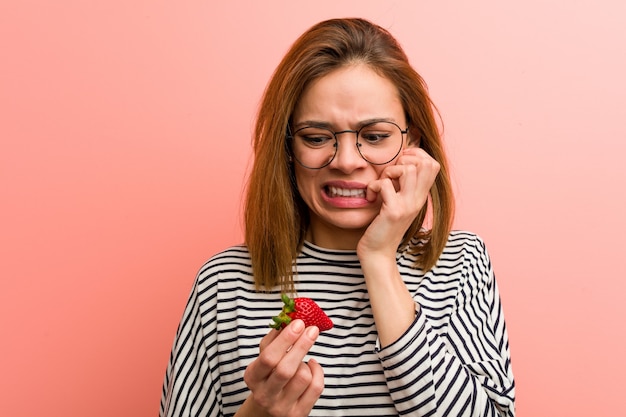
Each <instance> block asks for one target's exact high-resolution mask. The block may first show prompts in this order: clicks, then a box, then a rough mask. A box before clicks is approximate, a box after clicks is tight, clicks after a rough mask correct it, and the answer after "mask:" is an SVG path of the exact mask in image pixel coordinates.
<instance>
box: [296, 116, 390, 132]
mask: <svg viewBox="0 0 626 417" xmlns="http://www.w3.org/2000/svg"><path fill="white" fill-rule="evenodd" d="M378 122H391V123H397V122H396V120H395V119H394V118H393V117H375V118H371V119H365V120H361V121H359V122H358V123H357V124H356V126H355V128H356V129H359V128H360V127H362V126H365V125H367V124H370V123H378ZM309 126H313V127H323V128H325V129H330V130H333V128H334V126H333V124H332V123H329V122H325V121H322V120H303V121H301V122H298V123H295V124H294V125H293V129H294V130H297V129H300V128H303V127H309Z"/></svg>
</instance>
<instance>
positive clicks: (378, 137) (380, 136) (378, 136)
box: [361, 132, 391, 143]
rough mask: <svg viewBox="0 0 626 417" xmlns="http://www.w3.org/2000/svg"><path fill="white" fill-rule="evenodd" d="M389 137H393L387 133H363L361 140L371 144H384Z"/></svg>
mask: <svg viewBox="0 0 626 417" xmlns="http://www.w3.org/2000/svg"><path fill="white" fill-rule="evenodd" d="M389 136H391V135H390V134H389V133H385V132H364V133H363V132H362V133H361V138H363V140H366V141H368V142H370V143H377V142H382V141H384V140H385V139H387V138H388V137H389Z"/></svg>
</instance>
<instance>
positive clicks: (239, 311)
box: [160, 231, 515, 417]
mask: <svg viewBox="0 0 626 417" xmlns="http://www.w3.org/2000/svg"><path fill="white" fill-rule="evenodd" d="M415 260H416V258H415V255H411V254H409V253H408V252H406V251H402V252H398V254H397V264H398V268H399V270H400V273H401V275H402V277H403V279H404V281H405V283H406V286H407V288H408V290H409V291H410V292H411V294H412V295H413V298H414V299H415V302H416V304H417V305H418V306H419V308H416V312H417V314H416V319H415V321H414V323H413V324H412V325H411V326H410V327H409V328H408V329H407V331H406V332H405V333H404V335H402V336H401V337H400V338H399V339H398V340H396V341H395V342H394V343H392V344H391V345H389V346H384V347H382V346H380V344H379V341H378V338H377V332H376V327H375V325H374V317H373V314H372V309H371V306H370V303H369V298H368V293H367V288H366V286H365V280H364V277H363V273H362V271H361V267H360V264H359V260H358V258H357V255H356V252H355V251H338V250H328V249H323V248H320V247H317V246H315V245H312V244H310V243H308V242H305V244H304V247H303V248H302V251H301V253H300V255H299V257H298V259H297V263H296V266H295V272H296V274H297V275H296V289H297V293H298V294H297V295H298V296H301V297H310V298H312V299H314V300H315V301H316V302H317V303H318V304H319V305H320V307H321V308H322V309H323V310H324V311H325V312H326V313H327V314H328V316H329V317H330V318H331V319H332V321H333V323H334V327H333V328H332V329H331V330H329V331H326V332H323V333H321V334H320V335H319V337H318V339H317V341H316V342H315V344H314V345H313V347H312V348H311V350H310V351H309V357H314V358H315V359H316V360H317V361H318V362H319V363H320V364H321V366H322V368H323V370H324V391H323V393H322V395H321V397H320V398H319V399H318V401H317V403H316V404H315V406H314V408H313V410H312V411H311V413H310V416H320V417H321V416H324V417H329V416H399V415H402V416H455V417H456V416H514V415H515V408H514V401H515V389H514V386H515V384H514V380H513V373H512V369H511V361H510V353H509V344H508V336H507V332H506V327H505V322H504V316H503V312H502V306H501V304H500V296H499V293H498V287H497V285H496V281H495V278H494V273H493V270H492V266H491V262H490V260H489V255H488V254H487V251H486V248H485V245H484V243H483V241H482V240H481V239H480V238H479V237H477V236H476V235H474V234H471V233H468V232H463V231H453V232H452V233H451V234H450V236H449V239H448V242H447V244H446V247H445V249H444V251H443V253H442V255H441V256H440V258H439V260H438V262H437V264H436V265H435V267H434V268H432V269H431V270H430V271H428V272H427V273H426V274H424V273H423V271H421V270H420V269H417V268H415V267H414V263H415ZM281 308H282V301H281V300H280V295H279V290H278V289H276V290H275V291H272V292H267V293H259V292H256V291H255V285H254V278H253V275H252V269H251V264H250V257H249V255H248V251H247V249H246V247H245V246H235V247H231V248H229V249H227V250H225V251H223V252H221V253H219V254H217V255H215V256H214V257H213V258H211V259H210V260H209V261H208V262H207V263H206V264H205V265H204V266H203V267H202V268H201V269H200V271H199V273H198V276H197V278H196V281H195V284H194V286H193V289H192V292H191V295H190V298H189V301H188V303H187V307H186V309H185V312H184V315H183V318H182V320H181V322H180V325H179V328H178V332H177V334H176V338H175V341H174V346H173V349H172V354H171V357H170V361H169V364H168V367H167V371H166V376H165V381H164V385H163V396H162V399H161V409H160V416H161V417H174V416H175V417H181V416H194V417H196V416H197V417H200V416H202V417H207V416H232V415H233V414H234V413H235V412H236V411H237V409H238V408H239V407H240V405H241V404H242V403H243V401H244V400H245V399H246V397H248V395H249V394H250V392H249V390H248V388H247V386H246V384H245V383H244V380H243V374H244V371H245V369H246V366H247V365H248V364H250V363H251V362H252V361H253V360H254V359H255V358H256V357H257V356H258V352H259V342H260V340H261V338H262V337H263V336H264V335H265V334H267V332H268V331H269V328H268V324H269V323H270V321H271V317H272V316H275V315H277V313H278V312H280V310H281ZM389 308H393V306H390V307H389ZM306 359H307V358H305V360H306Z"/></svg>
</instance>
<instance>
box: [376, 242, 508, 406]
mask: <svg viewBox="0 0 626 417" xmlns="http://www.w3.org/2000/svg"><path fill="white" fill-rule="evenodd" d="M467 246H469V247H468V248H467V249H466V256H467V257H468V258H467V259H464V262H463V264H464V265H465V267H466V269H465V270H464V271H463V273H462V274H461V276H462V277H463V281H462V282H461V283H460V284H459V289H458V292H457V295H456V298H455V302H454V307H453V308H452V312H451V315H450V317H449V322H448V325H447V326H446V327H445V328H443V329H438V330H435V329H433V327H431V325H430V320H429V318H428V317H427V315H426V312H425V311H424V309H419V306H418V307H417V308H416V313H417V316H416V319H415V321H414V323H413V324H412V325H411V326H410V327H409V328H408V330H407V331H406V333H404V334H403V335H402V337H401V338H399V339H398V340H397V341H395V342H394V343H393V344H391V345H390V346H386V347H383V348H382V349H381V350H380V351H379V356H380V359H381V361H382V364H383V367H384V370H385V375H386V377H387V381H388V385H389V388H390V392H391V395H392V397H393V399H394V402H395V404H396V408H397V410H398V412H399V413H400V414H401V415H416V414H417V415H425V414H429V415H430V414H431V413H432V415H437V416H448V415H454V416H509V417H512V416H514V415H515V406H514V402H515V383H514V379H513V373H512V369H511V359H510V352H509V344H508V336H507V332H506V326H505V322H504V316H503V311H502V305H501V302H500V296H499V293H498V288H497V284H496V281H495V278H494V274H493V270H492V268H491V264H490V261H489V257H488V254H487V252H486V250H485V247H484V244H483V243H482V241H480V240H479V239H478V238H476V239H475V240H474V241H472V242H471V243H468V245H467Z"/></svg>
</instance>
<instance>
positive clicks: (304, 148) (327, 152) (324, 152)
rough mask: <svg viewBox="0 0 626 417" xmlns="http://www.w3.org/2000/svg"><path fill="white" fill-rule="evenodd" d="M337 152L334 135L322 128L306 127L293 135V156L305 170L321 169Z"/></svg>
mask: <svg viewBox="0 0 626 417" xmlns="http://www.w3.org/2000/svg"><path fill="white" fill-rule="evenodd" d="M336 152H337V140H336V139H335V134H334V133H333V132H332V131H331V130H328V129H325V128H323V127H314V126H307V127H303V128H302V129H298V130H297V131H296V132H295V133H294V135H293V156H294V158H296V160H297V161H298V162H299V163H300V164H301V165H303V166H305V167H307V168H314V169H317V168H322V167H324V166H326V165H328V164H329V163H330V161H332V159H333V158H334V157H335V153H336Z"/></svg>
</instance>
